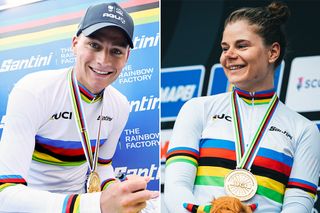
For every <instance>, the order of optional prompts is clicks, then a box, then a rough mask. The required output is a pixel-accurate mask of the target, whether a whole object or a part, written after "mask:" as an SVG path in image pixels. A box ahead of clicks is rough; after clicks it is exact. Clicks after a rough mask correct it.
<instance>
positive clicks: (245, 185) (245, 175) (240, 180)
mask: <svg viewBox="0 0 320 213" xmlns="http://www.w3.org/2000/svg"><path fill="white" fill-rule="evenodd" d="M257 189H258V183H257V180H256V178H255V176H254V175H253V174H252V173H251V172H249V171H248V170H245V169H236V170H233V171H231V172H230V173H229V174H228V175H226V177H225V179H224V190H225V192H226V193H227V195H229V196H233V197H236V198H238V199H239V200H240V201H246V200H249V199H251V198H252V197H253V196H254V195H255V194H256V192H257Z"/></svg>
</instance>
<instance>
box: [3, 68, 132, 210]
mask: <svg viewBox="0 0 320 213" xmlns="http://www.w3.org/2000/svg"><path fill="white" fill-rule="evenodd" d="M69 70H70V69H61V70H52V71H43V72H37V73H33V74H30V75H27V76H25V77H24V78H23V79H21V80H20V81H19V82H18V83H17V84H16V85H15V87H14V88H13V90H12V92H11V94H10V96H9V101H8V107H7V113H6V121H5V126H4V130H3V134H2V139H1V142H0V212H3V211H4V212H6V211H9V212H41V213H44V212H77V211H80V212H100V194H101V193H90V194H82V193H84V192H85V184H86V179H87V175H88V164H87V161H86V158H85V155H84V151H83V148H82V145H81V141H80V136H79V133H78V129H77V126H76V122H75V119H74V117H75V115H74V112H73V109H72V104H71V99H70V93H69V84H68V80H67V74H68V71H69ZM79 88H80V93H81V98H82V100H81V101H82V105H83V108H84V114H85V117H86V121H87V125H88V132H89V136H90V142H91V147H92V148H93V149H95V142H96V139H97V136H98V127H99V123H100V120H101V134H100V139H101V140H100V150H99V159H98V173H99V175H100V178H101V181H102V185H101V188H102V189H105V188H106V187H107V186H108V185H109V184H110V183H112V182H113V181H114V180H115V179H114V171H113V168H112V165H111V162H112V157H113V155H114V152H115V150H116V146H117V143H118V140H119V137H120V134H121V132H122V131H123V128H124V126H125V124H126V122H127V119H128V115H129V103H128V101H127V99H126V98H125V96H123V95H122V94H121V93H120V92H119V91H117V90H116V89H115V88H113V87H112V86H108V87H107V88H105V89H104V91H103V93H101V94H100V95H97V96H95V95H93V94H91V93H90V92H89V91H87V90H86V89H85V88H84V87H83V86H81V85H79ZM102 104H103V112H102V114H101V106H102Z"/></svg>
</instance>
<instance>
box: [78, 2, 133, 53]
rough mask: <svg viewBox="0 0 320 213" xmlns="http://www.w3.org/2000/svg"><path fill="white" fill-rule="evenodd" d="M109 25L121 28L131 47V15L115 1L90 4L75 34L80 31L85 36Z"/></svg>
mask: <svg viewBox="0 0 320 213" xmlns="http://www.w3.org/2000/svg"><path fill="white" fill-rule="evenodd" d="M109 26H115V27H119V28H120V29H122V30H123V31H124V33H125V35H126V37H127V38H128V41H129V45H130V47H131V48H133V42H132V37H133V30H134V24H133V20H132V18H131V16H130V15H129V14H128V13H127V12H126V11H125V10H124V9H123V8H121V7H120V6H119V5H118V4H117V3H115V2H112V3H102V4H97V5H93V6H90V7H89V8H88V9H87V12H86V14H85V15H84V17H83V18H82V19H81V22H80V24H79V27H78V31H77V36H79V35H80V34H81V33H83V34H84V35H85V36H90V35H91V34H92V33H94V32H95V31H97V30H100V29H101V28H104V27H109Z"/></svg>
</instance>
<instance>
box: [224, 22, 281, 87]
mask: <svg viewBox="0 0 320 213" xmlns="http://www.w3.org/2000/svg"><path fill="white" fill-rule="evenodd" d="M221 47H222V53H221V56H220V63H221V64H222V66H223V68H224V71H225V74H226V76H227V77H228V80H229V82H230V83H232V84H234V85H236V86H237V87H238V88H240V89H243V90H247V91H250V92H255V91H261V90H267V89H272V88H273V73H274V62H275V57H274V56H275V55H274V54H276V52H275V51H277V50H279V52H280V47H279V45H278V43H274V44H273V45H271V46H270V47H268V46H266V45H265V44H264V42H263V40H262V38H261V37H260V36H259V35H258V34H257V33H256V32H255V25H249V23H248V22H247V21H244V20H239V21H236V22H233V23H229V24H228V25H227V26H226V28H225V30H224V32H223V38H222V41H221ZM276 58H277V57H276Z"/></svg>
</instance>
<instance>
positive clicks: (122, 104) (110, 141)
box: [98, 95, 129, 190]
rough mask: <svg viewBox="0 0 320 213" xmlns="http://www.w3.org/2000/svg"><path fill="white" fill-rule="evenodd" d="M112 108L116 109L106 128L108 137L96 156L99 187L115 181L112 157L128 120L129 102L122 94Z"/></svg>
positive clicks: (102, 187) (103, 187)
mask: <svg viewBox="0 0 320 213" xmlns="http://www.w3.org/2000/svg"><path fill="white" fill-rule="evenodd" d="M113 108H114V109H117V110H116V112H117V113H116V116H115V117H114V118H113V125H112V128H111V129H108V130H106V131H108V138H107V141H106V143H105V144H104V145H103V146H101V147H100V151H99V158H98V173H99V175H100V177H101V189H102V190H104V189H106V188H107V187H108V186H109V185H110V184H112V183H114V181H115V174H114V169H113V166H112V157H113V155H114V153H115V150H116V148H117V144H118V142H119V138H120V135H121V133H122V131H123V129H124V127H125V125H126V123H127V121H128V116H129V102H128V101H127V99H126V98H124V96H122V95H121V96H120V98H118V99H116V100H115V101H114V102H113Z"/></svg>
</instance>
